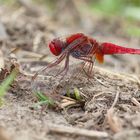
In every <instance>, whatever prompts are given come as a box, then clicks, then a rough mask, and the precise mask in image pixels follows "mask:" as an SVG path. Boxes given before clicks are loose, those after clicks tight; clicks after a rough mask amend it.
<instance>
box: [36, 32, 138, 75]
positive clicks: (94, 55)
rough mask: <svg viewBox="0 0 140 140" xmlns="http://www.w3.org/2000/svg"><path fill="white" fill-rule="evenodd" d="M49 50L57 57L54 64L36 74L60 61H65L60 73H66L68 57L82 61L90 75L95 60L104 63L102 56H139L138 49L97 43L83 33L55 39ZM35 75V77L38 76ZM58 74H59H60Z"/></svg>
mask: <svg viewBox="0 0 140 140" xmlns="http://www.w3.org/2000/svg"><path fill="white" fill-rule="evenodd" d="M49 48H50V51H51V52H52V54H54V55H55V56H59V57H58V58H57V59H56V60H55V61H54V62H52V63H50V64H48V65H47V66H46V67H45V68H43V69H42V70H40V71H39V72H38V73H40V72H43V71H45V70H46V69H48V68H51V67H54V66H56V65H58V64H59V63H60V62H62V60H64V59H65V65H64V68H63V69H62V71H60V73H62V72H63V71H65V74H66V73H67V71H68V69H69V56H70V55H71V56H72V57H74V58H76V59H80V60H83V61H84V62H85V63H84V65H85V64H86V63H88V64H89V65H88V71H87V74H88V75H90V74H91V71H92V68H93V64H94V60H95V59H97V61H98V62H100V63H103V62H104V55H112V54H140V49H134V48H126V47H123V46H119V45H115V44H112V43H109V42H98V41H96V40H95V39H94V38H92V37H89V36H87V35H85V34H83V33H75V34H72V35H70V36H68V37H66V39H65V40H62V39H60V38H55V39H53V40H52V41H51V42H50V43H49ZM38 73H36V74H35V77H36V76H37V75H38ZM60 73H59V74H60Z"/></svg>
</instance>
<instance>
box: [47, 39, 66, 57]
mask: <svg viewBox="0 0 140 140" xmlns="http://www.w3.org/2000/svg"><path fill="white" fill-rule="evenodd" d="M64 44H65V43H64V41H62V40H60V39H53V40H52V41H51V42H50V43H49V48H50V51H51V52H52V54H54V55H56V56H58V55H60V54H61V53H62V51H63V50H64V48H65V45H64Z"/></svg>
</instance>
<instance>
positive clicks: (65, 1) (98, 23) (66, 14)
mask: <svg viewBox="0 0 140 140" xmlns="http://www.w3.org/2000/svg"><path fill="white" fill-rule="evenodd" d="M0 17H1V19H0V38H1V39H2V40H4V39H6V40H8V41H6V45H5V46H6V47H7V49H9V48H10V49H11V48H13V47H18V48H20V49H21V50H24V51H27V52H34V53H37V54H38V55H35V54H34V55H35V57H39V58H40V57H41V58H42V56H44V55H47V56H48V54H49V51H48V50H47V47H46V46H47V42H48V41H49V40H51V39H52V38H54V37H62V38H65V36H66V35H69V34H71V33H76V32H83V33H85V34H87V35H90V36H92V37H93V38H96V39H97V41H99V42H104V41H105V42H112V43H116V44H118V45H122V46H126V47H133V48H140V0H77V1H76V0H0ZM2 50H3V52H4V54H6V53H7V50H5V49H4V47H2ZM44 50H45V51H44ZM22 52H23V51H22ZM22 52H20V54H18V53H17V54H16V56H17V57H18V59H19V60H22V61H21V62H24V61H23V60H24V59H26V57H25V53H23V55H22ZM27 52H26V53H27ZM32 55H33V54H32ZM49 55H50V54H49ZM26 56H27V55H26ZM35 57H34V59H35ZM20 58H22V59H20ZM32 58H33V56H32ZM52 58H54V57H53V56H52ZM52 58H51V57H50V59H52ZM28 59H29V58H28ZM28 59H27V60H28ZM46 59H47V60H50V59H49V57H48V58H46ZM27 60H26V61H27ZM130 61H131V62H132V63H130ZM27 63H28V62H27ZM97 65H98V64H97ZM139 65H140V57H139V56H134V55H123V56H122V55H114V56H107V57H106V58H105V64H104V65H100V66H101V67H106V68H109V69H112V70H114V71H121V72H129V73H136V74H140V68H139Z"/></svg>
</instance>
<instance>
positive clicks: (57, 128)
mask: <svg viewBox="0 0 140 140" xmlns="http://www.w3.org/2000/svg"><path fill="white" fill-rule="evenodd" d="M49 132H50V133H60V134H72V135H79V136H85V137H91V138H107V137H108V133H106V132H100V131H94V130H87V129H82V128H75V127H68V126H61V125H54V124H51V125H50V126H49Z"/></svg>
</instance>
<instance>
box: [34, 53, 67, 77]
mask: <svg viewBox="0 0 140 140" xmlns="http://www.w3.org/2000/svg"><path fill="white" fill-rule="evenodd" d="M65 56H66V53H63V54H62V55H61V56H60V57H59V58H57V59H56V60H54V62H51V63H49V64H48V65H47V66H45V67H43V68H42V69H41V70H39V71H38V72H36V73H35V74H34V76H33V77H32V80H34V79H35V78H36V77H37V76H38V74H40V73H41V72H44V71H45V70H47V69H48V68H52V67H54V66H56V65H58V64H59V63H60V62H62V60H63V59H64V58H65Z"/></svg>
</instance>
